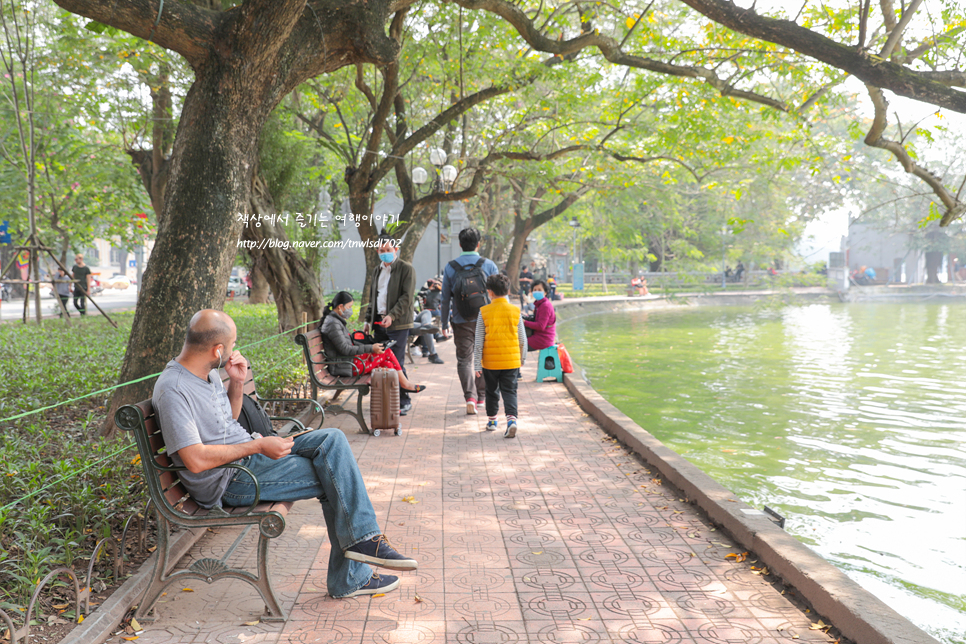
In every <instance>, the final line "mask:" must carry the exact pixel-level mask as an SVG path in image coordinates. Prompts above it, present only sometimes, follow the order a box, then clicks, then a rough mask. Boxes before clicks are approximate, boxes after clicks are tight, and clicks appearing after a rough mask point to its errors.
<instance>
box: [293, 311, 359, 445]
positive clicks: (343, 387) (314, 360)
mask: <svg viewBox="0 0 966 644" xmlns="http://www.w3.org/2000/svg"><path fill="white" fill-rule="evenodd" d="M295 342H296V343H297V344H300V345H301V346H302V351H303V352H304V353H305V365H306V367H308V370H309V381H310V382H311V383H312V398H313V399H316V400H317V399H318V397H319V390H320V389H321V390H323V391H334V392H335V393H334V394H333V396H332V401H331V402H330V403H329V405H328V407H326V409H327V410H328V411H329V413H333V414H340V413H346V414H349V415H350V416H352V417H354V418H355V419H356V420H357V421H358V422H359V427H361V428H362V431H363V432H366V433H368V432H369V426H368V425H367V424H366V419H365V416H363V415H362V398H363V396H366V395H367V394H368V393H369V382H370V376H369V375H368V374H366V375H364V376H333V375H332V374H331V373H329V370H328V369H326V367H327V366H329V365H334V364H345V363H349V364H351V363H352V358H351V357H345V358H332V359H330V358H328V357H326V355H325V347H324V346H323V344H322V333H321V332H320V331H319V330H318V329H312V330H311V331H307V332H305V333H299V334H298V335H296V336H295ZM343 391H349V392H355V393H356V411H354V412H353V411H350V410H349V409H348V408H347V407H346V406H344V405H337V404H335V400H336V399H337V398H338V397H339V395H340V394H341V393H342V392H343ZM351 395H352V394H351V393H350V394H349V396H350V397H351ZM346 403H348V399H347V400H346Z"/></svg>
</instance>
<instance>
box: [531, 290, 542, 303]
mask: <svg viewBox="0 0 966 644" xmlns="http://www.w3.org/2000/svg"><path fill="white" fill-rule="evenodd" d="M533 299H535V300H537V301H540V300H542V299H543V291H534V292H533Z"/></svg>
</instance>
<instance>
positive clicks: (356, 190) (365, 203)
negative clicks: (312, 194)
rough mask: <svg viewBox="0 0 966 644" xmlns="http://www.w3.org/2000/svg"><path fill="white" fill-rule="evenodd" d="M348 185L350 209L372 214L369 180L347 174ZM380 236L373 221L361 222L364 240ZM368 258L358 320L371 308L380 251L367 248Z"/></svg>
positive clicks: (360, 229)
mask: <svg viewBox="0 0 966 644" xmlns="http://www.w3.org/2000/svg"><path fill="white" fill-rule="evenodd" d="M346 175H347V176H346V183H347V184H348V185H349V209H350V210H351V211H352V212H353V213H354V214H357V215H369V214H372V191H371V189H370V188H369V185H368V180H364V178H363V177H359V176H358V175H352V174H351V173H350V172H347V173H346ZM378 236H379V231H378V230H377V229H376V227H375V226H374V225H373V222H372V219H371V218H369V219H363V220H362V221H360V222H359V237H360V238H361V239H362V240H375V239H376V238H378ZM362 250H363V253H365V257H366V265H365V266H360V267H359V268H360V270H364V271H365V272H366V281H365V284H364V286H363V287H362V297H360V298H359V309H358V319H360V320H362V319H364V317H365V315H366V308H367V307H368V306H369V291H370V290H371V286H372V285H371V283H370V281H371V277H372V273H373V271H375V268H376V266H378V265H379V249H378V248H373V247H369V246H366V247H365V248H363V249H362Z"/></svg>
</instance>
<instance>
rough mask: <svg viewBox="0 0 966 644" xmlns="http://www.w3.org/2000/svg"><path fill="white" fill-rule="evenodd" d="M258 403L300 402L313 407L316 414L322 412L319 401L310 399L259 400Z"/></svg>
mask: <svg viewBox="0 0 966 644" xmlns="http://www.w3.org/2000/svg"><path fill="white" fill-rule="evenodd" d="M258 401H259V402H302V403H309V404H312V405H315V411H317V412H321V411H323V409H322V405H320V404H319V401H317V400H312V399H311V398H259V399H258Z"/></svg>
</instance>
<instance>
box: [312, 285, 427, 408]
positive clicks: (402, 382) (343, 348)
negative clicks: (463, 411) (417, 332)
mask: <svg viewBox="0 0 966 644" xmlns="http://www.w3.org/2000/svg"><path fill="white" fill-rule="evenodd" d="M350 317H352V295H351V294H349V293H347V292H346V291H339V292H338V293H336V295H335V297H334V298H332V301H331V302H329V303H328V304H327V305H326V307H325V310H324V311H323V312H322V324H321V325H320V328H319V330H320V331H321V333H322V346H323V347H324V349H325V355H326V359H327V360H333V361H334V360H340V359H342V360H345V359H346V358H349V357H352V362H351V363H350V362H349V361H348V360H345V361H344V362H336V363H335V364H330V365H328V367H327V368H328V370H329V373H331V374H332V375H333V376H343V377H344V376H362V375H365V374H367V373H371V372H372V370H373V369H395V370H396V371H398V372H399V387H400V388H401V389H403V390H405V391H408V392H409V393H419V392H420V391H423V390H424V389H426V385H416V384H413V383H412V382H410V380H409V379H408V378H406V374H404V373H403V371H402V367H400V366H399V361H398V360H396V356H394V355H393V353H392V351H386V347H385V346H384V345H383V344H380V343H376V344H353V342H352V338H351V337H349V331H348V330H347V329H346V320H347V319H348V318H350Z"/></svg>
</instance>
